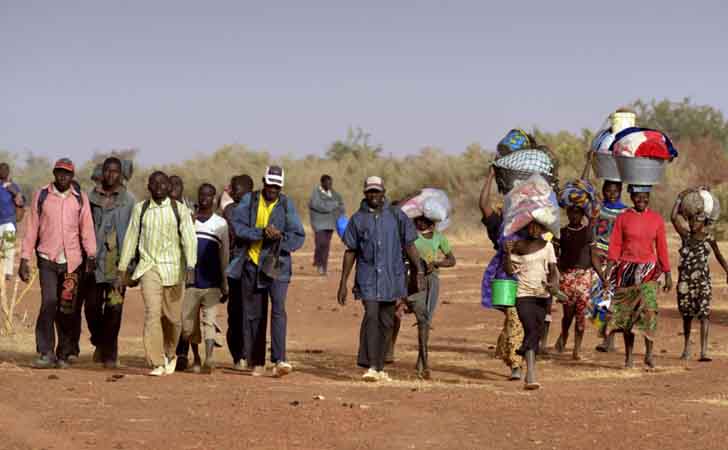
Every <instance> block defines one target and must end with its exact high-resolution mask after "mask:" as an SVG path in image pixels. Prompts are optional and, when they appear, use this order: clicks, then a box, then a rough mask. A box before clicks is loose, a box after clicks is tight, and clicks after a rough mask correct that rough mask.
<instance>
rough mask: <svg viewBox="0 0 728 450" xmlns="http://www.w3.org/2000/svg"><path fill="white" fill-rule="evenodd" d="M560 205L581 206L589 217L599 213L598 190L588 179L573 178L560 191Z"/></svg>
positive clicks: (566, 206)
mask: <svg viewBox="0 0 728 450" xmlns="http://www.w3.org/2000/svg"><path fill="white" fill-rule="evenodd" d="M559 206H561V207H562V208H568V207H570V206H573V207H577V208H581V209H582V210H584V214H586V216H587V217H596V216H597V215H599V202H598V200H597V191H596V189H594V186H592V184H591V183H589V182H588V181H587V180H581V179H577V180H573V181H569V182H568V183H566V184H565V185H564V188H563V189H561V192H560V193H559Z"/></svg>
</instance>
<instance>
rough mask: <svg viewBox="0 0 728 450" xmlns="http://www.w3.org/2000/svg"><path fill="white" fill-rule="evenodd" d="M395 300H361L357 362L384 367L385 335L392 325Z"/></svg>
mask: <svg viewBox="0 0 728 450" xmlns="http://www.w3.org/2000/svg"><path fill="white" fill-rule="evenodd" d="M395 304H396V303H395V302H378V301H369V300H363V301H362V305H364V317H363V318H362V321H361V328H360V330H359V354H358V356H357V364H358V365H359V366H360V367H364V368H367V369H368V368H372V369H374V370H383V369H384V357H385V354H386V351H387V344H388V342H387V337H388V336H391V334H392V328H393V327H394V312H395Z"/></svg>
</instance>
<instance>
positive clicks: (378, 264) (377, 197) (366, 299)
mask: <svg viewBox="0 0 728 450" xmlns="http://www.w3.org/2000/svg"><path fill="white" fill-rule="evenodd" d="M385 192H386V191H385V190H384V183H383V181H382V179H381V178H380V177H376V176H374V177H369V178H367V179H366V181H365V182H364V200H362V202H361V207H360V208H359V211H357V212H356V213H354V215H352V216H351V219H350V220H349V224H348V225H347V227H346V232H345V233H344V245H346V252H345V253H344V262H343V268H342V272H341V281H340V283H339V291H338V293H337V300H338V302H339V304H340V305H345V304H346V297H347V289H348V288H347V281H348V279H349V275H350V274H351V270H352V268H353V267H354V262H356V278H355V282H354V298H356V299H357V300H361V301H362V304H363V305H364V317H363V318H362V322H361V329H360V332H359V356H358V358H357V364H358V365H359V366H360V367H362V368H365V369H367V371H366V372H365V373H364V375H363V376H362V379H363V380H364V381H371V382H376V381H389V380H390V378H389V375H387V373H386V372H384V357H385V353H386V347H387V342H386V341H387V340H386V337H387V336H391V334H392V327H393V326H394V314H395V309H396V303H397V301H399V300H404V299H406V298H407V294H408V287H407V280H406V275H407V271H406V268H405V264H404V258H403V254H406V256H407V259H408V260H409V263H410V272H409V273H410V291H411V293H414V292H416V291H418V290H423V287H424V278H423V277H422V276H421V275H424V273H425V270H424V267H421V265H422V262H421V259H420V256H419V253H418V252H417V247H415V240H417V231H416V230H415V226H414V224H413V223H412V221H411V220H410V219H409V217H407V215H405V213H403V212H402V211H401V210H400V209H399V208H395V207H394V206H392V205H391V204H390V203H389V201H387V200H386V199H385V197H384V194H385Z"/></svg>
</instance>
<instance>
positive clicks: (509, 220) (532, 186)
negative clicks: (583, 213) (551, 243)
mask: <svg viewBox="0 0 728 450" xmlns="http://www.w3.org/2000/svg"><path fill="white" fill-rule="evenodd" d="M560 220H561V214H560V211H559V202H558V200H557V198H556V194H555V193H554V191H553V190H552V189H551V186H550V185H549V183H548V182H547V181H546V180H545V179H544V178H543V177H542V176H541V175H539V174H534V175H531V177H529V178H528V179H527V180H526V181H524V182H523V183H521V184H519V185H518V186H516V187H514V188H513V190H512V191H511V192H509V193H508V195H506V198H505V209H504V216H503V224H502V225H501V230H500V233H499V235H500V237H499V240H498V250H497V252H496V254H495V256H494V257H493V259H492V260H491V261H490V263H489V264H488V267H486V269H485V272H484V273H483V279H482V281H481V285H480V294H481V304H482V305H483V306H484V307H486V308H491V307H492V291H491V286H490V285H491V282H492V281H493V280H514V279H515V278H514V277H512V276H509V275H508V274H506V273H505V271H504V270H503V257H504V252H503V248H504V246H505V242H507V241H513V240H520V239H526V237H527V236H526V235H527V231H526V226H527V225H528V224H529V223H530V222H532V221H536V222H538V223H540V224H541V225H543V226H544V227H545V228H546V229H547V230H549V232H551V233H552V234H553V235H554V236H557V237H558V236H559V231H560Z"/></svg>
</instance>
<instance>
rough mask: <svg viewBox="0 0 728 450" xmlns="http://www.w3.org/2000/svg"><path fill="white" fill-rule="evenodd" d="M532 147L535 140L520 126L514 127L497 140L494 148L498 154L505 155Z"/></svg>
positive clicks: (534, 145) (534, 144)
mask: <svg viewBox="0 0 728 450" xmlns="http://www.w3.org/2000/svg"><path fill="white" fill-rule="evenodd" d="M534 147H536V140H535V139H534V138H533V136H531V135H530V134H528V133H526V132H525V131H523V130H522V129H520V128H514V129H512V130H511V131H509V132H508V133H507V134H506V135H505V137H504V138H503V139H501V140H500V142H498V145H497V146H496V150H497V151H498V154H499V155H500V156H506V155H509V154H511V153H513V152H515V151H518V150H523V149H526V148H534Z"/></svg>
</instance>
